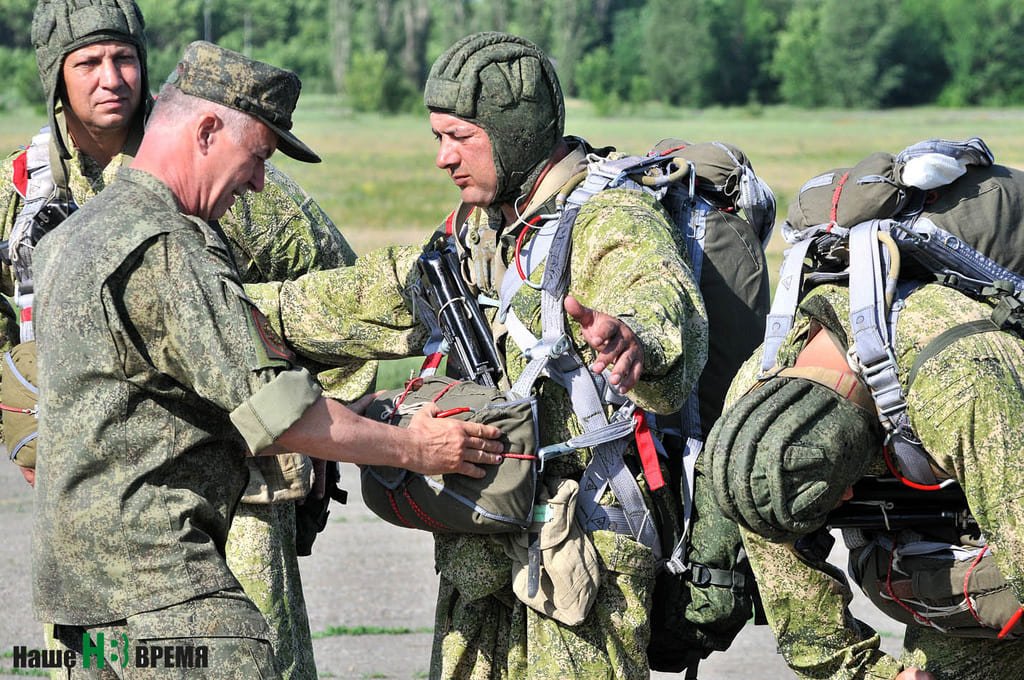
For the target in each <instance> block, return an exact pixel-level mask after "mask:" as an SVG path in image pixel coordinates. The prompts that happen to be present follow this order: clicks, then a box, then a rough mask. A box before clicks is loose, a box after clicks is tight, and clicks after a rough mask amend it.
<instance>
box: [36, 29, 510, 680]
mask: <svg viewBox="0 0 1024 680" xmlns="http://www.w3.org/2000/svg"><path fill="white" fill-rule="evenodd" d="M298 94H299V81H298V78H297V77H296V76H295V75H294V74H293V73H291V72H289V71H284V70H282V69H278V68H275V67H272V66H269V65H267V64H263V63H260V62H255V61H252V60H250V59H247V58H246V57H244V56H242V55H240V54H238V53H235V52H231V51H229V50H225V49H222V48H219V47H217V46H215V45H212V44H210V43H206V42H197V43H193V44H192V45H190V46H189V47H188V48H187V49H186V52H185V55H184V56H183V58H182V60H181V62H179V65H178V68H177V70H176V72H175V73H174V74H172V77H171V79H169V81H168V84H167V85H166V86H165V87H164V89H163V90H162V91H161V95H160V99H159V102H158V103H157V104H156V105H155V108H154V110H153V113H152V115H151V117H150V119H149V123H148V128H147V132H146V135H145V137H144V139H143V140H142V143H141V145H140V146H139V149H138V153H137V155H136V157H135V159H134V160H133V161H132V163H131V166H130V167H128V168H124V169H122V171H121V172H120V173H119V174H118V177H117V179H116V180H115V181H114V182H112V183H111V185H110V186H109V187H108V188H107V189H106V190H104V191H103V192H101V193H100V194H98V195H97V196H96V197H95V198H94V199H93V200H92V201H90V202H89V203H87V204H86V205H85V206H83V207H82V208H81V209H80V210H79V211H77V212H76V213H75V214H74V215H72V216H71V217H69V218H68V220H67V222H66V223H65V224H64V225H62V226H61V228H60V229H57V230H54V231H53V232H51V233H50V234H49V235H48V236H47V237H46V238H45V239H43V240H42V241H41V242H40V244H39V246H38V248H37V249H36V260H35V262H36V281H37V288H36V290H37V292H36V306H37V308H38V312H39V318H38V321H37V325H36V328H37V334H38V339H39V353H38V356H39V364H40V371H39V375H40V413H41V416H40V424H39V428H40V449H39V461H38V462H39V477H38V483H37V485H36V490H37V513H36V522H35V530H34V540H33V546H34V551H33V576H34V603H35V608H36V612H37V615H38V616H39V617H40V619H41V620H43V621H46V622H52V623H53V624H54V637H55V639H56V641H57V643H58V644H60V645H61V646H63V647H66V648H70V649H74V650H76V651H78V652H79V653H80V654H81V653H82V652H83V650H84V649H86V640H87V639H88V638H86V637H85V636H86V635H88V636H89V637H91V638H92V643H90V644H99V645H100V648H103V647H105V645H104V643H103V641H102V640H100V638H99V637H98V635H99V633H104V634H105V636H106V639H107V640H112V639H116V640H121V639H126V640H127V642H125V643H124V644H125V645H126V646H127V647H129V648H130V646H131V644H134V645H136V646H138V645H143V644H145V645H175V644H178V645H201V646H205V647H206V648H207V649H208V654H209V656H208V663H207V667H206V668H205V669H198V670H190V669H183V670H181V671H179V674H178V675H176V676H175V677H185V675H186V674H188V677H216V678H255V677H264V678H270V677H280V673H279V671H277V669H276V668H275V666H274V664H275V661H274V656H273V651H272V649H271V646H270V643H269V630H268V628H267V625H266V622H265V620H264V618H263V616H262V615H261V613H260V612H259V610H258V609H257V608H256V607H255V606H254V605H253V603H252V601H251V599H250V598H249V597H247V596H246V595H245V594H244V593H243V592H242V590H241V589H240V588H239V585H238V581H237V580H236V578H235V576H234V574H233V573H232V572H231V571H230V570H229V569H228V565H227V562H226V560H225V559H224V548H225V543H226V542H227V541H228V536H227V533H228V525H229V523H230V520H231V515H232V514H233V512H234V508H235V504H236V503H237V501H238V499H239V497H240V496H241V493H242V491H243V489H244V487H245V485H246V480H247V478H248V476H249V472H248V469H247V466H246V464H245V456H244V453H245V452H246V450H248V451H250V452H254V453H264V454H273V453H279V452H280V451H282V450H283V451H303V452H305V453H307V454H309V455H314V456H317V457H319V458H324V459H328V460H334V461H338V460H342V459H344V460H349V461H352V462H358V463H371V462H373V463H377V464H385V465H394V466H400V467H408V468H409V469H413V470H418V471H421V472H424V473H427V474H437V473H441V472H458V473H463V474H468V475H471V476H477V477H479V476H482V475H483V469H482V468H480V467H478V466H477V465H476V464H493V463H497V462H498V461H499V460H500V459H499V457H498V456H497V455H496V452H498V451H500V450H501V445H500V443H499V442H497V441H494V438H495V437H497V436H499V435H500V432H499V431H498V430H497V429H496V428H493V427H490V426H486V425H480V424H474V423H460V422H455V421H449V420H445V419H437V418H433V414H434V413H435V412H436V411H437V409H436V407H435V408H433V409H426V410H425V411H424V414H423V416H422V417H418V418H417V421H418V422H417V424H416V426H415V428H414V431H410V432H406V431H405V430H399V429H398V428H391V427H388V426H386V425H384V424H381V423H374V422H371V421H368V420H366V419H363V418H359V417H357V416H356V415H355V414H354V413H353V411H351V410H349V409H348V408H347V407H345V406H343V405H341V404H340V403H339V402H337V401H333V400H330V399H326V398H324V397H323V396H322V394H321V389H320V387H319V386H318V385H317V384H316V382H315V381H314V379H313V377H312V376H311V375H310V374H309V372H308V371H306V370H305V369H302V368H298V367H297V366H295V365H294V356H293V355H292V354H291V352H290V351H289V350H287V349H286V348H285V347H284V346H283V345H282V344H281V343H280V341H279V340H278V339H277V338H276V337H275V336H274V335H273V333H272V332H271V330H270V328H269V326H268V324H267V323H266V320H265V318H263V317H262V315H261V314H260V313H259V312H258V311H257V310H256V309H255V308H254V307H253V306H252V305H251V303H250V302H249V301H248V300H247V299H246V298H245V295H244V293H243V290H242V284H241V280H240V278H239V276H238V272H237V269H236V267H235V265H234V260H233V258H232V256H231V254H230V250H229V247H228V245H227V243H226V242H225V241H224V240H223V238H222V237H221V236H220V233H219V230H218V229H216V228H214V227H211V226H210V225H209V224H208V221H210V220H216V219H217V218H219V217H220V216H222V215H223V213H224V212H225V211H226V210H227V209H228V208H230V207H231V205H232V204H234V203H235V202H236V198H237V197H238V196H241V195H243V194H245V193H247V192H249V191H255V192H258V191H260V190H261V189H262V188H263V186H264V174H265V169H264V164H265V161H266V160H267V158H268V157H269V156H270V155H271V154H272V153H273V152H274V150H275V148H280V149H282V151H283V152H284V153H286V154H288V155H290V156H292V157H294V158H296V159H298V160H303V161H310V162H312V161H319V158H318V157H317V156H316V155H315V154H314V153H313V152H312V151H310V150H309V148H308V147H306V146H305V145H304V144H303V143H302V142H300V141H299V140H298V139H297V138H296V137H295V136H294V135H293V134H291V133H290V132H289V131H288V130H289V129H290V128H291V112H292V110H293V108H294V105H295V102H296V100H297V98H298ZM235 107H237V108H235ZM364 403H365V400H364ZM356 410H358V407H357V409H356ZM122 634H124V635H126V636H127V638H122V637H121V635H122ZM126 651H128V653H129V658H136V657H133V656H131V651H130V649H129V650H126ZM105 652H106V653H107V654H108V658H109V659H110V660H109V661H108V663H109V664H114V665H117V666H120V667H122V669H121V670H120V671H119V672H123V673H124V675H125V677H129V678H131V677H143V676H144V677H150V675H149V673H152V671H147V670H146V669H138V668H136V667H135V666H134V665H133V664H132V663H131V662H129V663H128V666H127V668H123V666H124V663H123V659H124V652H122V651H121V647H120V646H119V645H117V644H115V645H113V646H112V647H109V646H108V647H107V649H105ZM115 653H116V654H119V655H120V659H121V660H122V662H120V663H119V662H118V660H116V659H114V654H115ZM79 658H81V657H79ZM79 669H81V664H80V665H79V666H77V667H76V668H75V669H73V671H74V672H75V673H77V672H79ZM83 670H84V672H85V674H86V675H89V674H90V671H89V669H83ZM107 671H110V668H109V667H108V668H107ZM93 672H95V670H94V671H93ZM170 672H171V671H166V672H165V671H164V670H163V669H162V670H161V677H164V676H165V675H166V674H167V673H170ZM136 673H138V675H137V676H136ZM108 674H109V673H108ZM96 675H103V674H102V673H96Z"/></svg>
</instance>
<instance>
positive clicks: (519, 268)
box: [512, 215, 540, 281]
mask: <svg viewBox="0 0 1024 680" xmlns="http://www.w3.org/2000/svg"><path fill="white" fill-rule="evenodd" d="M538 222H540V215H537V216H536V217H534V218H533V219H532V220H530V221H529V222H527V223H526V225H525V226H524V227H523V228H522V229H521V230H520V231H519V235H518V236H516V249H515V251H514V252H513V253H512V259H513V260H515V263H516V273H517V274H519V278H520V279H522V280H523V281H525V280H526V279H527V278H528V277H527V274H526V272H524V271H523V263H522V262H520V261H519V252H520V251H521V250H522V249H523V239H524V238H525V237H526V232H528V231H530V227H534V226H536V225H537V223H538Z"/></svg>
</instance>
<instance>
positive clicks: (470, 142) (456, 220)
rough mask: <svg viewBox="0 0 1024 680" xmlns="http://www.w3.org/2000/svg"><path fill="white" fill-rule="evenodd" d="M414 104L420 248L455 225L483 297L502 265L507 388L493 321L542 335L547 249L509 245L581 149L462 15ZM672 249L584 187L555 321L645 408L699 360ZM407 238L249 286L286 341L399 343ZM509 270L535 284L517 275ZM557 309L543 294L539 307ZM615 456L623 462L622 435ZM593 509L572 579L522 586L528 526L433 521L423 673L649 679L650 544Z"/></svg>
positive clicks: (609, 196)
mask: <svg viewBox="0 0 1024 680" xmlns="http://www.w3.org/2000/svg"><path fill="white" fill-rule="evenodd" d="M424 102H425V104H426V106H427V108H428V110H429V112H430V126H431V128H432V130H433V133H434V135H435V137H436V138H437V140H438V144H439V147H438V151H437V156H436V161H435V162H436V165H437V167H438V168H440V169H441V170H443V171H444V172H446V173H447V174H448V175H449V176H450V178H451V180H452V182H453V183H454V184H455V185H456V186H457V187H458V188H459V191H460V193H461V198H462V203H461V204H460V205H459V206H458V207H457V208H456V210H455V211H454V212H453V213H452V214H451V215H450V216H449V218H448V219H447V220H446V221H445V224H443V225H442V226H441V227H440V229H439V230H438V232H437V233H436V234H435V235H434V236H433V237H432V238H431V239H430V241H429V243H428V246H427V249H428V250H430V249H432V248H434V247H435V246H436V245H437V244H438V243H439V242H441V243H447V244H453V243H454V247H455V248H457V250H458V252H459V256H460V261H461V263H462V265H461V271H462V277H463V279H464V281H465V283H466V285H467V286H468V287H469V290H470V291H471V292H472V293H473V294H476V295H478V298H479V299H481V300H484V299H486V298H492V299H495V300H496V299H498V298H500V297H501V292H500V291H501V290H502V288H503V282H508V283H507V284H506V285H507V286H509V287H515V291H514V293H513V294H511V295H509V298H508V309H509V312H508V314H502V315H499V314H497V313H496V310H495V309H494V308H493V307H486V308H485V310H484V314H485V316H486V318H487V322H488V323H489V324H490V329H491V332H492V334H493V338H494V340H495V345H496V347H497V348H498V349H497V352H498V354H499V356H500V362H501V364H502V366H501V371H502V374H503V377H502V378H501V380H500V381H499V383H500V386H501V387H502V388H503V389H508V387H509V385H510V384H512V383H515V382H516V381H517V380H519V379H520V378H521V377H522V376H523V375H524V374H526V373H527V365H528V363H529V358H528V356H527V354H528V353H527V352H526V351H525V350H524V349H522V348H521V347H520V346H519V345H518V343H517V341H516V340H515V339H513V338H512V337H511V335H512V332H511V331H510V329H509V326H508V324H507V323H506V320H509V319H511V317H512V316H513V315H514V316H515V317H516V318H517V319H519V320H521V321H522V326H523V327H525V328H526V330H527V332H528V333H530V334H532V335H533V336H535V337H539V336H540V335H541V334H542V328H541V326H542V323H541V316H542V313H541V307H542V294H541V292H540V291H539V290H537V287H536V284H537V283H539V282H540V281H541V279H542V278H543V274H544V270H545V267H546V265H545V264H543V263H544V262H546V260H545V259H544V258H543V257H542V256H539V255H538V253H537V252H534V253H533V264H535V265H537V268H536V269H533V270H532V271H531V265H529V264H527V263H526V261H527V260H528V259H529V257H528V255H527V252H528V251H531V248H532V247H533V246H532V245H531V244H533V243H534V242H535V239H537V237H538V235H539V234H541V233H544V232H545V227H547V230H546V231H547V232H551V231H552V230H553V227H554V223H555V220H556V217H555V216H556V215H557V213H558V212H559V208H560V207H561V206H560V204H559V201H558V200H557V196H558V194H559V192H560V190H562V189H563V188H564V187H565V186H567V185H568V184H569V183H570V180H571V178H573V177H574V176H577V174H578V173H579V171H580V170H582V169H583V168H585V166H586V160H587V155H588V154H589V153H591V152H594V151H595V150H594V149H593V147H591V146H590V145H589V144H588V143H587V142H585V141H584V140H582V139H579V138H576V137H567V136H564V135H563V126H564V119H565V109H564V104H563V98H562V92H561V89H560V86H559V83H558V78H557V76H556V74H555V70H554V68H553V66H552V65H551V63H550V62H549V61H548V59H547V57H546V56H545V55H544V54H543V53H542V52H541V51H540V50H539V49H538V48H537V47H536V46H535V45H533V44H532V43H530V42H529V41H527V40H524V39H522V38H519V37H516V36H512V35H508V34H504V33H478V34H474V35H470V36H468V37H466V38H464V39H462V40H460V41H458V42H456V43H455V44H454V45H452V46H451V47H450V48H449V49H447V50H446V51H445V52H444V54H442V55H441V56H440V57H439V58H438V59H437V60H436V61H435V63H434V65H433V67H432V69H431V71H430V75H429V77H428V79H427V83H426V87H425V91H424ZM537 242H539V239H538V240H537ZM538 248H539V246H538ZM538 252H539V251H538ZM679 252H680V248H679V244H678V243H677V241H676V237H675V235H674V231H673V228H672V226H671V225H670V223H669V221H668V219H667V218H666V216H665V215H664V213H663V212H662V211H661V210H660V208H658V207H657V206H656V204H655V202H654V200H653V199H652V198H650V197H648V196H646V195H643V194H640V193H639V192H626V191H618V190H615V189H609V190H606V191H603V192H601V193H599V194H597V195H595V196H594V197H593V198H591V199H590V200H589V201H587V202H586V203H585V205H584V206H583V207H582V208H581V210H580V211H579V214H578V216H577V218H576V221H575V226H574V228H573V230H572V233H571V258H570V259H569V261H568V265H567V276H568V277H569V279H570V280H571V282H570V284H569V295H568V296H567V297H565V302H564V312H565V313H566V316H565V317H564V318H565V319H566V326H565V329H566V333H567V338H568V339H569V340H570V341H571V343H572V346H573V347H574V348H575V350H576V351H578V352H579V353H580V355H581V356H582V357H583V359H584V365H585V366H589V368H590V369H591V371H593V372H594V373H596V374H601V373H602V372H603V371H606V373H607V374H608V376H609V377H608V383H609V385H610V386H611V387H610V390H611V391H614V392H618V393H620V394H628V395H629V396H630V397H631V398H632V399H633V400H635V402H636V403H637V404H639V405H640V406H642V407H643V408H645V409H648V410H650V411H652V412H664V413H668V412H672V411H674V410H676V409H678V408H679V407H680V404H681V400H682V399H684V397H685V395H686V394H688V393H689V391H690V389H691V387H692V386H693V384H694V381H695V380H696V379H697V376H698V375H699V374H700V371H701V369H702V368H703V365H704V361H705V358H706V352H707V348H706V345H707V336H706V333H707V326H706V318H705V314H704V307H703V302H702V299H701V296H700V292H699V289H698V287H697V284H696V283H695V281H694V278H693V274H692V272H691V270H690V268H689V266H688V265H687V263H686V262H685V261H684V260H683V259H682V257H681V256H680V255H679ZM420 254H421V249H419V248H413V247H409V248H399V247H389V248H384V249H381V250H379V251H376V252H372V253H369V254H367V255H365V256H362V257H360V261H359V263H358V264H357V265H356V267H355V268H353V269H352V270H351V271H345V270H336V271H333V272H316V273H313V274H310V275H307V276H304V277H301V278H299V279H297V280H296V281H294V282H288V283H283V284H280V285H278V284H259V285H255V286H251V287H249V289H248V291H249V292H250V295H252V296H253V298H254V300H256V301H257V303H258V304H260V305H261V308H262V309H263V310H264V311H266V312H267V315H268V316H269V317H270V320H271V323H273V324H274V325H275V326H276V328H277V329H278V330H280V331H281V332H282V334H283V336H284V337H285V338H286V339H287V340H289V341H291V343H292V345H293V346H294V347H295V348H296V349H297V350H298V351H300V352H304V353H309V354H310V355H311V356H314V357H318V358H322V359H325V358H329V357H330V356H332V355H333V353H342V354H344V353H345V352H352V351H354V350H358V351H359V352H384V351H387V352H391V353H392V356H395V355H413V354H417V353H419V352H420V351H422V347H423V343H424V342H425V341H426V340H427V339H428V335H429V334H428V330H429V329H428V327H427V325H426V324H425V323H424V321H423V316H422V313H421V315H420V316H419V317H417V316H416V315H415V312H416V305H415V304H414V299H415V298H416V296H417V293H416V291H417V289H418V286H419V284H420V274H419V272H418V271H417V269H416V259H417V257H419V256H420ZM527 277H528V278H529V279H530V283H532V284H534V285H528V284H527V283H524V280H523V279H524V278H527ZM516 279H518V282H516ZM517 284H518V285H517ZM597 310H600V311H597ZM325 311H326V312H327V314H328V315H329V319H326V320H325V318H324V313H325ZM562 311H563V310H562V309H561V304H559V307H558V308H557V309H556V312H555V313H556V314H559V315H561V312H562ZM549 313H550V310H549ZM508 323H512V322H511V321H508ZM517 333H518V331H517ZM534 388H535V391H534V393H535V394H536V395H537V398H538V409H537V411H538V414H539V433H540V440H541V441H540V444H541V445H549V444H553V443H556V442H563V441H566V440H568V439H570V438H571V437H573V436H575V435H578V434H580V432H581V428H582V426H581V421H580V420H579V419H577V417H576V415H575V414H574V411H573V406H572V403H571V402H572V400H571V398H570V395H569V393H568V391H567V390H566V389H565V388H563V387H562V386H560V385H559V384H556V382H555V381H553V380H548V379H545V378H541V379H539V380H538V381H537V382H536V383H535V385H534ZM592 455H593V452H592V449H591V448H588V447H584V448H579V449H574V450H572V451H571V452H569V453H567V454H566V455H564V456H561V457H558V458H553V459H552V460H550V461H548V462H547V463H546V464H545V466H544V468H543V475H542V478H541V483H542V484H543V485H544V486H545V487H546V488H548V489H550V490H551V492H552V493H554V492H555V489H563V490H564V489H565V488H567V486H572V485H576V484H578V483H579V480H580V479H581V475H582V474H583V471H584V468H586V467H587V464H588V461H590V460H591V458H592ZM624 457H625V459H626V461H627V463H628V465H630V466H632V465H639V462H638V456H637V450H636V448H635V444H633V443H629V444H628V445H627V447H626V450H625V454H624ZM656 464H657V463H655V465H656ZM641 486H643V484H641ZM580 493H581V494H582V493H583V492H582V491H580ZM591 493H592V495H594V492H593V491H591ZM597 495H598V496H599V497H598V498H596V499H595V503H596V504H597V505H598V507H599V509H601V510H602V511H603V512H605V513H611V512H615V511H616V510H619V509H620V508H619V502H618V500H617V499H616V497H615V495H614V494H613V493H611V492H608V491H606V492H604V493H603V494H597ZM570 512H571V511H570ZM568 526H575V523H574V522H572V521H569V522H568ZM601 526H603V527H605V528H601ZM608 527H609V525H608V524H605V525H600V526H599V525H597V524H594V525H587V526H585V527H581V528H580V530H579V531H578V532H575V530H574V532H575V533H574V532H570V534H571V536H572V537H573V538H571V539H567V541H568V542H569V543H571V545H572V549H574V550H577V551H578V554H576V553H574V555H575V556H571V555H570V556H566V555H565V554H563V556H562V557H563V561H562V562H561V567H560V568H561V569H563V571H562V572H561V573H558V574H555V575H554V576H553V580H558V579H561V581H560V582H561V584H562V585H563V586H564V585H565V584H566V583H570V584H571V585H570V586H569V587H568V589H567V591H564V592H563V591H561V590H559V588H561V587H562V586H556V587H555V588H554V590H552V591H546V590H545V588H547V587H548V586H551V585H552V584H551V583H550V582H549V583H548V584H547V586H540V588H539V591H538V592H540V595H539V596H535V595H533V594H532V593H531V592H530V588H529V586H528V579H526V578H523V576H524V574H526V573H527V571H528V570H527V567H526V566H524V560H525V559H527V558H526V557H524V556H525V554H526V553H527V549H526V548H525V547H524V546H525V544H526V542H528V538H527V534H526V532H523V533H522V534H518V533H511V534H506V535H504V538H500V539H494V538H491V537H488V536H481V535H453V534H436V535H435V559H436V565H437V568H438V570H439V572H440V575H441V582H440V592H439V594H438V602H437V609H436V623H435V637H434V649H433V656H432V661H431V677H444V678H453V677H454V678H469V677H509V678H565V677H579V678H589V677H608V678H641V677H644V678H645V677H648V676H649V672H650V671H649V668H648V664H647V656H646V650H647V643H648V639H649V630H650V629H649V625H648V619H647V617H648V611H649V608H650V605H651V593H652V589H653V587H654V577H655V558H654V554H653V551H652V549H651V547H650V546H649V545H645V544H644V543H643V542H641V541H640V540H637V538H635V537H634V536H633V535H632V534H631V533H630V530H629V528H628V527H627V526H626V525H625V524H624V523H620V524H619V525H618V528H617V529H615V528H608ZM545 550H546V548H545ZM567 552H568V551H567ZM545 554H547V553H546V552H545ZM544 559H545V560H547V557H545V558H544ZM545 565H546V567H547V565H548V563H547V561H545ZM545 592H547V594H548V596H549V597H547V598H545V597H544V594H545ZM552 592H554V595H552Z"/></svg>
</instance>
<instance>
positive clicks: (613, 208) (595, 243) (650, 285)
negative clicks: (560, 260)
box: [569, 189, 708, 413]
mask: <svg viewBox="0 0 1024 680" xmlns="http://www.w3.org/2000/svg"><path fill="white" fill-rule="evenodd" d="M572 247H573V251H572V280H571V282H570V283H569V293H571V294H572V295H574V296H576V298H577V299H578V300H579V301H580V302H581V303H583V304H584V305H587V306H588V307H592V308H594V309H597V310H599V311H602V312H604V313H606V314H610V315H612V316H615V317H618V318H619V319H621V320H622V321H624V322H625V323H626V324H628V325H629V327H630V328H631V329H632V330H633V332H634V333H636V335H637V337H638V338H639V339H640V342H641V343H642V344H643V348H644V372H643V375H642V376H641V378H640V382H639V383H637V385H636V387H634V389H633V392H632V395H631V396H632V397H633V398H634V400H635V401H636V402H637V404H638V405H639V406H641V407H642V408H645V409H648V410H650V411H653V412H656V413H670V412H672V411H675V410H677V409H679V408H680V407H681V406H682V404H683V401H684V400H685V399H686V396H687V395H688V394H689V393H690V390H691V389H692V388H693V386H694V384H695V383H696V380H697V378H698V376H699V375H700V372H701V370H702V369H703V368H704V363H705V361H706V360H707V342H708V340H707V315H706V313H705V310H704V302H703V299H702V298H701V295H700V289H699V288H698V285H697V283H696V281H695V280H694V276H693V272H692V270H691V269H690V267H689V264H688V263H687V262H686V261H685V260H684V259H683V258H682V257H681V256H680V255H679V252H680V244H679V243H678V242H677V241H676V237H675V231H674V229H673V228H672V227H671V226H670V223H669V222H668V219H667V217H665V216H664V213H663V212H661V210H660V208H658V207H657V206H656V205H655V203H654V201H653V199H652V198H650V197H649V196H647V195H645V194H641V193H639V192H635V191H618V190H614V189H613V190H608V191H603V192H601V193H600V194H597V195H596V196H594V197H593V198H592V199H590V200H589V201H588V202H587V203H586V205H585V206H584V207H583V209H581V210H580V213H579V216H578V217H577V219H576V224H575V227H574V231H573V243H572Z"/></svg>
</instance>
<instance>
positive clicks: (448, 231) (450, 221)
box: [444, 208, 458, 236]
mask: <svg viewBox="0 0 1024 680" xmlns="http://www.w3.org/2000/svg"><path fill="white" fill-rule="evenodd" d="M457 211H458V208H456V209H455V210H453V211H451V212H450V213H448V217H446V218H445V219H444V235H445V236H451V235H452V234H454V233H455V213H456V212H457Z"/></svg>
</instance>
